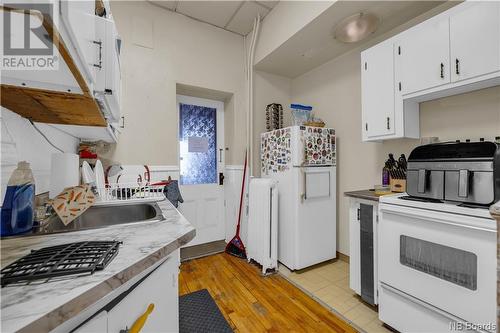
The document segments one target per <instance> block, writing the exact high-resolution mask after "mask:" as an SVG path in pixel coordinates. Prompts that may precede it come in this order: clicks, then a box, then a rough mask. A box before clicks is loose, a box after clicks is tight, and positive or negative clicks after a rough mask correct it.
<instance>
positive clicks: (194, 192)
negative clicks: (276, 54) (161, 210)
mask: <svg viewBox="0 0 500 333" xmlns="http://www.w3.org/2000/svg"><path fill="white" fill-rule="evenodd" d="M177 109H178V112H179V167H180V177H179V185H180V189H181V192H182V195H183V197H184V203H183V204H182V205H181V206H180V208H179V210H180V212H181V213H182V214H183V215H184V216H185V217H186V219H188V221H189V222H190V223H191V224H193V225H194V227H195V228H196V237H195V238H194V239H193V240H192V241H191V242H190V243H189V246H193V245H198V244H204V243H208V242H214V241H219V240H223V239H224V238H225V221H224V215H225V214H224V186H223V175H224V169H225V156H224V103H223V102H221V101H216V100H210V99H205V98H198V97H191V96H185V95H177Z"/></svg>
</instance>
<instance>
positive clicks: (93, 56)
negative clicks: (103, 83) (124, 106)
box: [60, 0, 100, 89]
mask: <svg viewBox="0 0 500 333" xmlns="http://www.w3.org/2000/svg"><path fill="white" fill-rule="evenodd" d="M60 6H61V20H62V23H63V24H64V26H65V28H66V31H67V32H68V34H69V37H70V39H69V40H66V41H65V42H66V44H70V45H71V46H70V45H67V46H68V47H73V48H74V50H75V51H76V53H77V54H78V59H75V60H77V61H79V62H80V70H81V71H82V72H83V73H82V74H83V76H84V78H85V80H86V81H87V84H88V86H89V87H90V88H91V89H92V86H93V84H94V83H95V76H96V73H95V68H96V66H98V65H99V64H98V63H96V60H98V59H97V57H98V53H99V47H100V45H99V44H98V43H97V40H96V23H95V20H96V15H95V1H93V0H76V1H71V0H67V1H61V2H60ZM95 65H96V66H95Z"/></svg>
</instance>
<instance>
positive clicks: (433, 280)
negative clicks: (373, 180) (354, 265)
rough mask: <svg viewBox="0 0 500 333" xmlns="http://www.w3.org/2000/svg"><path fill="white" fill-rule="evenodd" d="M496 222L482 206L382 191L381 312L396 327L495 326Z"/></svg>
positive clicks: (415, 329) (486, 328)
mask: <svg viewBox="0 0 500 333" xmlns="http://www.w3.org/2000/svg"><path fill="white" fill-rule="evenodd" d="M496 229H497V228H496V222H495V220H494V219H493V218H492V217H491V215H490V214H489V211H488V208H487V207H468V206H464V205H458V204H456V203H442V202H429V201H422V200H418V199H413V198H412V197H408V196H407V195H406V194H404V195H393V196H383V197H381V198H380V205H379V227H378V237H379V242H378V244H379V253H378V255H379V267H378V269H379V318H380V320H381V321H383V322H385V323H386V324H388V325H389V326H391V327H393V328H395V329H397V330H398V331H400V332H450V331H484V332H495V331H496Z"/></svg>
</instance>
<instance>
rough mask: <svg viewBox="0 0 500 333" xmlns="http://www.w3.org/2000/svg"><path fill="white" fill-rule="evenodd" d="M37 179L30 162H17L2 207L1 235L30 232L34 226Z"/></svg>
mask: <svg viewBox="0 0 500 333" xmlns="http://www.w3.org/2000/svg"><path fill="white" fill-rule="evenodd" d="M34 208H35V179H34V178H33V173H32V172H31V169H30V164H29V163H28V162H25V161H22V162H19V163H18V164H17V168H16V170H14V172H13V173H12V175H11V176H10V178H9V182H8V183H7V190H6V192H5V198H4V201H3V204H2V209H1V221H0V235H1V236H2V237H4V236H11V235H16V234H20V233H24V232H28V231H30V230H31V228H32V227H33V218H34V212H35V210H34Z"/></svg>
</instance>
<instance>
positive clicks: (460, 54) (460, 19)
mask: <svg viewBox="0 0 500 333" xmlns="http://www.w3.org/2000/svg"><path fill="white" fill-rule="evenodd" d="M450 46H451V50H450V54H451V75H452V76H451V79H452V81H460V80H465V79H470V78H473V77H476V76H479V75H484V74H489V73H492V72H496V71H498V70H500V2H496V1H490V2H488V1H485V2H479V3H477V2H476V3H474V2H468V3H465V4H463V5H461V6H459V7H457V8H454V10H453V11H452V13H451V15H450Z"/></svg>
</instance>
